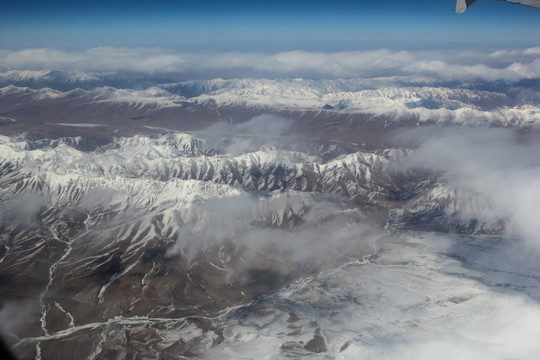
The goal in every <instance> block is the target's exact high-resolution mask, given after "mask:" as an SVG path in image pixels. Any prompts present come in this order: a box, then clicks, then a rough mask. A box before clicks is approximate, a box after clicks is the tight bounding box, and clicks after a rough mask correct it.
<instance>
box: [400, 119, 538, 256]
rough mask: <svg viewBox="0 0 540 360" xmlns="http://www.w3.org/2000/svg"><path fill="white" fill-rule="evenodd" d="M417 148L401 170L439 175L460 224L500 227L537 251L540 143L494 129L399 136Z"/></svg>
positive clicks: (415, 132) (427, 131)
mask: <svg viewBox="0 0 540 360" xmlns="http://www.w3.org/2000/svg"><path fill="white" fill-rule="evenodd" d="M401 138H402V139H406V141H408V142H414V143H417V144H420V145H419V147H418V148H417V149H416V150H415V151H414V152H413V154H412V155H411V156H409V157H408V158H407V159H406V160H404V162H403V163H402V165H401V166H403V167H405V168H423V169H428V170H432V171H435V172H440V173H442V174H443V176H444V177H445V179H446V181H447V185H446V186H448V187H449V189H450V190H451V191H452V192H454V193H455V196H456V206H455V208H454V209H451V211H455V212H456V215H458V216H459V217H460V218H462V219H478V220H479V221H481V222H486V223H497V222H504V224H505V226H506V229H507V231H508V232H509V233H510V234H514V235H520V236H523V237H524V238H525V239H526V240H527V241H528V243H529V244H530V245H532V246H533V247H536V248H539V247H540V236H539V235H538V234H540V207H539V205H538V202H537V201H535V199H538V198H540V161H539V160H538V156H537V154H539V153H540V145H539V144H538V143H527V142H523V141H518V139H517V138H516V135H515V133H513V132H512V131H511V130H507V129H493V128H467V129H464V128H445V129H435V128H432V129H428V130H425V129H421V130H415V131H412V132H408V133H404V134H401Z"/></svg>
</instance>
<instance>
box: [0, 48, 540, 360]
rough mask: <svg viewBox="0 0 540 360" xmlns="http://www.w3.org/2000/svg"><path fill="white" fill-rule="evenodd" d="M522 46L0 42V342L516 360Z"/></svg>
mask: <svg viewBox="0 0 540 360" xmlns="http://www.w3.org/2000/svg"><path fill="white" fill-rule="evenodd" d="M539 54H540V52H539V51H538V48H531V49H525V50H515V51H507V50H502V51H495V52H489V53H488V52H481V51H474V52H472V51H471V52H451V51H447V52H436V51H426V52H406V51H400V52H398V51H390V50H380V51H369V52H346V53H334V54H332V53H309V52H289V53H278V54H260V53H245V54H241V53H221V54H214V55H215V56H211V54H208V53H206V54H203V53H190V54H186V53H178V52H174V51H163V50H159V49H145V48H138V49H129V48H121V49H112V48H98V49H92V50H88V51H84V52H76V51H72V52H68V51H59V50H58V51H56V50H54V51H53V50H48V49H41V50H24V51H6V50H4V51H3V53H2V57H1V60H0V66H2V67H3V69H2V72H1V73H0V133H1V134H2V135H1V136H0V154H1V157H0V236H1V238H0V280H1V281H0V304H1V308H0V329H1V331H2V337H3V339H4V341H5V342H7V343H8V344H9V346H10V348H11V349H12V351H13V353H14V354H15V355H16V356H17V357H19V358H21V359H49V358H55V359H72V358H84V359H111V358H120V359H123V358H126V359H142V358H162V359H185V358H202V359H213V358H219V359H222V358H224V357H225V358H238V359H240V358H244V359H262V358H266V359H280V358H306V359H308V358H309V359H382V358H386V359H395V358H415V359H433V358H438V359H455V358H460V359H478V358H490V359H508V358H518V359H531V360H532V359H536V358H537V357H538V354H540V345H539V344H538V341H537V339H538V336H539V335H540V326H539V325H538V324H540V305H539V301H540V267H539V265H538V261H537V257H538V254H539V251H540V236H539V234H540V226H539V224H540V217H539V214H540V208H539V205H538V204H539V202H538V201H536V199H539V198H540V190H539V189H540V160H539V158H538V154H540V145H539V138H540V137H539V135H540V132H539V123H540V105H539V101H540V92H539V90H540V82H539V78H540V68H539V64H540V58H539V56H540V55H539ZM199 74H205V75H204V76H199ZM214 74H216V75H219V76H213V75H214ZM220 76H221V77H220Z"/></svg>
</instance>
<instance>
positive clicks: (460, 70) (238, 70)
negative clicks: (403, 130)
mask: <svg viewBox="0 0 540 360" xmlns="http://www.w3.org/2000/svg"><path fill="white" fill-rule="evenodd" d="M0 68H4V69H17V70H40V69H61V70H77V71H84V72H116V71H130V72H142V73H146V74H176V75H177V76H178V78H179V79H189V78H191V79H195V78H208V77H210V78H213V77H218V76H222V77H246V76H262V77H283V76H286V77H307V78H348V77H377V76H429V77H438V78H441V79H444V80H459V81H463V80H487V81H494V80H505V81H518V80H521V79H531V78H538V77H540V48H529V49H524V50H514V51H508V50H499V51H495V52H487V51H484V52H483V51H470V50H468V51H455V50H441V51H437V50H430V51H393V50H386V49H380V50H370V51H349V52H335V53H324V52H308V51H288V52H280V53H273V54H272V53H258V52H244V53H241V52H221V53H212V52H179V51H175V50H170V49H162V48H117V47H98V48H92V49H88V50H85V51H63V50H55V49H25V50H20V51H9V50H0Z"/></svg>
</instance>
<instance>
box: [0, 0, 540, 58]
mask: <svg viewBox="0 0 540 360" xmlns="http://www.w3.org/2000/svg"><path fill="white" fill-rule="evenodd" d="M454 8H455V0H431V1H430V0H422V1H418V0H417V1H406V0H379V1H373V0H371V1H361V0H356V1H346V0H334V1H305V0H300V1H292V0H289V1H283V0H274V1H255V0H252V1H232V2H226V1H182V0H181V1H172V0H168V1H153V2H146V1H101V0H94V1H90V0H84V1H77V0H73V1H24V0H23V1H12V2H9V3H6V4H3V5H2V9H1V11H0V48H3V49H11V50H16V49H24V48H44V47H46V48H59V49H68V50H72V49H85V48H92V47H97V46H127V47H137V46H141V47H154V46H156V47H165V48H173V49H177V50H219V51H223V50H234V51H269V52H272V51H288V50H296V49H302V50H309V51H339V50H365V49H374V48H390V49H433V48H463V47H465V48H475V47H485V48H491V49H496V48H497V49H498V48H524V47H531V46H538V45H539V43H540V41H538V38H539V36H538V34H540V10H538V9H534V8H529V7H525V6H519V5H514V4H510V3H507V2H500V1H496V0H478V1H477V2H476V3H475V4H473V6H472V7H471V8H470V9H469V10H468V11H467V12H466V13H465V14H456V13H455V12H454V11H453V10H454Z"/></svg>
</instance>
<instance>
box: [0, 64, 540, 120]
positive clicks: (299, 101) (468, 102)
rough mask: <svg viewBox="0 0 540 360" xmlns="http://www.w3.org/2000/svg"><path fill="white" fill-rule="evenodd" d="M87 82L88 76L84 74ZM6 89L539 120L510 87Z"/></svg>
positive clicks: (109, 98) (159, 105) (328, 84)
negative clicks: (481, 88)
mask: <svg viewBox="0 0 540 360" xmlns="http://www.w3.org/2000/svg"><path fill="white" fill-rule="evenodd" d="M10 74H11V73H10ZM39 74H41V73H39ZM39 74H37V75H35V74H33V73H32V74H26V73H24V74H23V73H16V74H15V73H14V74H11V75H10V76H11V77H14V76H15V75H17V78H18V77H25V76H26V77H30V78H34V77H32V76H35V77H37V78H39V79H42V78H44V77H45V76H48V75H47V74H41V75H42V76H41V77H39V76H38V75H39ZM5 76H6V78H11V77H7V75H5ZM66 76H67V75H66ZM87 76H88V77H90V78H91V75H87ZM72 77H73V79H71V78H72ZM79 78H81V79H82V80H80V81H83V80H84V81H86V80H85V79H86V78H85V77H84V76H83V75H80V76H79V75H76V74H75V75H73V74H72V75H70V77H69V79H71V80H69V81H79V80H78V79H79ZM83 78H84V79H83ZM66 81H68V80H66ZM7 83H9V81H8V82H6V84H7ZM10 84H11V85H8V86H5V87H4V88H2V89H0V93H1V94H2V95H16V94H19V95H21V96H24V97H28V98H29V99H31V100H32V101H47V100H50V99H56V98H59V97H61V98H70V97H71V98H73V97H77V98H79V100H81V101H84V102H86V103H88V104H89V105H92V106H95V105H96V104H100V103H103V104H109V105H115V104H116V105H127V106H129V107H130V108H131V109H134V110H137V109H139V110H149V109H151V110H158V109H164V108H169V109H174V108H184V107H189V106H194V105H197V106H202V107H210V108H216V107H217V108H220V107H243V108H246V107H247V108H252V109H265V110H266V111H273V112H277V111H281V110H292V111H327V112H329V113H332V112H337V113H363V114H370V115H371V116H380V117H385V118H386V119H388V120H389V121H399V120H402V119H405V120H413V121H418V122H433V123H459V124H478V123H483V124H487V125H495V126H530V125H535V124H537V123H538V122H539V121H540V109H539V107H538V106H537V105H536V101H537V100H534V99H533V100H531V99H530V96H529V95H526V94H528V93H525V92H524V95H523V96H524V97H523V98H522V97H520V96H516V94H519V92H518V90H516V89H514V88H510V90H508V89H507V90H508V93H507V92H504V91H503V90H504V89H498V88H495V89H496V90H493V91H486V90H473V89H468V88H465V87H461V88H460V87H444V86H440V85H442V84H433V85H431V86H426V85H424V84H422V85H423V86H417V85H411V84H405V85H403V84H402V83H400V82H399V81H396V80H394V79H386V80H385V79H349V80H320V81H314V80H303V79H282V80H265V79H232V80H222V79H216V80H204V81H189V82H182V83H171V84H161V85H159V86H150V87H148V86H146V87H144V88H143V89H141V88H140V87H139V88H138V89H129V88H115V87H111V86H101V87H93V88H91V89H88V90H80V89H75V90H69V91H64V92H61V91H59V90H52V89H50V88H48V87H41V88H39V89H37V88H35V87H34V89H31V88H28V87H20V85H21V84H23V83H22V82H20V81H15V80H14V81H11V83H10ZM13 84H15V85H17V86H19V87H14V85H13ZM437 85H438V86H437ZM529 93H530V92H529ZM87 111H88V110H87Z"/></svg>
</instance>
